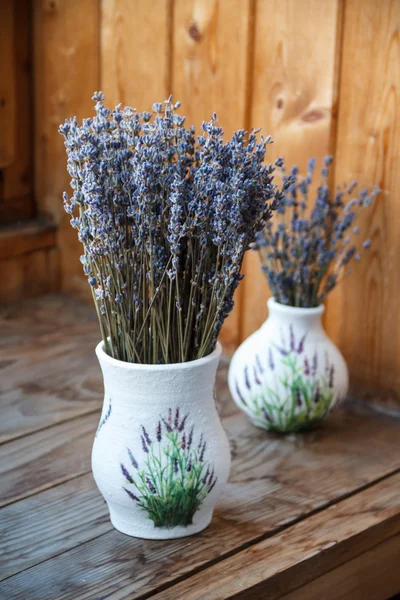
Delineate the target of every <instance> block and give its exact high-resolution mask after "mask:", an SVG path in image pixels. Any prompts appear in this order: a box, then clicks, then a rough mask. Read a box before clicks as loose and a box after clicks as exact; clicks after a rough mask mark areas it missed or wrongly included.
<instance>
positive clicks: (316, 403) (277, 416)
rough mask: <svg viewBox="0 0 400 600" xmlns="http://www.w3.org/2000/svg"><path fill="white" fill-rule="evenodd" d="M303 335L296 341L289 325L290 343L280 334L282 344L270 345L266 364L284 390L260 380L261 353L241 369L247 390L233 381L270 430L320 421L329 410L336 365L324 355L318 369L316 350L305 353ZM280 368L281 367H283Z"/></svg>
mask: <svg viewBox="0 0 400 600" xmlns="http://www.w3.org/2000/svg"><path fill="white" fill-rule="evenodd" d="M306 335H307V334H304V335H303V336H302V337H301V339H299V340H296V337H295V332H294V329H293V325H290V326H289V342H288V343H287V344H286V343H285V339H284V337H283V336H282V342H283V343H282V345H277V344H274V343H273V344H272V345H271V346H270V347H269V349H268V358H267V366H268V369H269V370H270V372H271V373H275V371H276V367H277V363H278V364H279V365H280V367H281V368H280V369H279V371H278V372H277V375H276V377H277V381H276V382H275V383H278V384H280V385H281V386H282V387H283V389H284V394H283V395H282V393H279V391H278V386H277V385H266V384H264V383H263V375H264V373H265V368H264V367H263V365H262V362H261V359H260V356H259V355H258V354H257V355H256V362H255V366H254V367H253V371H252V373H251V372H250V369H249V366H246V367H245V369H244V382H245V387H246V389H247V392H250V394H247V395H246V398H247V399H245V398H244V395H243V393H242V391H241V390H240V386H239V383H238V382H236V389H237V394H238V396H239V398H240V399H241V402H242V403H243V404H244V406H247V407H249V405H250V407H251V409H252V412H253V415H254V418H255V419H256V420H261V423H262V424H263V425H264V424H265V423H267V424H268V426H267V428H268V429H270V430H272V431H278V432H285V431H300V430H302V429H308V428H310V427H312V426H313V425H315V424H316V423H318V422H319V421H322V420H323V419H324V418H325V417H326V415H327V414H328V412H329V409H330V407H331V404H332V400H333V397H334V394H335V390H334V374H335V368H334V365H333V364H330V363H329V358H328V357H327V356H325V359H324V360H325V366H324V369H323V370H320V369H318V361H319V358H318V353H317V351H314V354H313V356H312V357H309V356H308V355H307V354H306V353H305V352H304V344H305V340H306ZM282 367H283V369H282Z"/></svg>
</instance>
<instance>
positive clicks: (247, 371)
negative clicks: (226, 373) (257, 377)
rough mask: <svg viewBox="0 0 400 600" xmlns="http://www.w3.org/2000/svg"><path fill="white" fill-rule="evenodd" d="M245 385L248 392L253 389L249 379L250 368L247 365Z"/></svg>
mask: <svg viewBox="0 0 400 600" xmlns="http://www.w3.org/2000/svg"><path fill="white" fill-rule="evenodd" d="M244 383H245V386H246V387H247V389H248V390H250V389H251V384H250V379H249V367H248V366H247V365H246V366H245V368H244Z"/></svg>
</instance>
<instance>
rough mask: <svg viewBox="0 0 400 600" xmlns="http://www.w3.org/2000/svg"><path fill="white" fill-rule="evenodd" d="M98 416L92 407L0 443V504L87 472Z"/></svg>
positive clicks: (2, 504) (98, 413)
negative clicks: (52, 424) (89, 410)
mask: <svg viewBox="0 0 400 600" xmlns="http://www.w3.org/2000/svg"><path fill="white" fill-rule="evenodd" d="M99 419H100V412H99V411H96V412H95V413H94V414H89V415H86V416H84V417H80V418H78V419H72V420H70V421H67V422H66V423H61V424H59V425H54V426H53V427H50V428H48V429H43V430H42V431H38V432H37V433H32V434H31V435H27V436H25V437H23V438H20V439H17V440H13V441H11V442H8V443H6V444H3V445H2V446H0V475H1V480H2V481H1V492H0V506H4V505H6V504H10V503H12V502H15V501H16V500H20V499H21V498H24V497H26V496H31V495H33V494H35V493H38V492H40V491H42V490H45V489H48V488H50V487H52V486H54V485H57V484H59V483H62V482H63V481H68V480H69V479H73V478H74V477H77V476H79V475H83V474H84V473H88V472H89V470H90V450H91V447H92V444H93V438H94V434H95V432H96V428H97V425H98V423H99Z"/></svg>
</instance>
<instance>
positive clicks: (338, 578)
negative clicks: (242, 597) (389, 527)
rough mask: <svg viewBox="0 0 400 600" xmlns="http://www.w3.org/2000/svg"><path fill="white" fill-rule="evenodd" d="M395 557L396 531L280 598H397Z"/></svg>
mask: <svg viewBox="0 0 400 600" xmlns="http://www.w3.org/2000/svg"><path fill="white" fill-rule="evenodd" d="M399 561H400V535H396V536H393V537H391V538H390V539H388V540H386V541H385V542H383V543H382V544H379V545H378V546H375V548H372V549H371V550H369V551H368V552H365V553H364V554H361V556H357V558H354V559H353V560H351V561H349V562H348V563H345V564H343V565H340V567H337V568H336V569H334V570H333V571H330V572H329V573H327V574H326V575H323V576H322V577H319V578H318V579H316V580H314V581H312V582H311V583H309V584H307V585H305V586H304V587H302V588H300V589H297V590H295V591H294V592H291V593H290V594H287V595H285V596H282V597H281V599H280V600H321V598H323V599H324V600H366V599H368V600H389V598H390V599H391V600H396V599H397V600H399V595H397V592H398V591H399V590H400V571H399ZM236 598H237V597H236ZM263 599H264V596H263ZM252 600H256V599H255V597H254V596H252Z"/></svg>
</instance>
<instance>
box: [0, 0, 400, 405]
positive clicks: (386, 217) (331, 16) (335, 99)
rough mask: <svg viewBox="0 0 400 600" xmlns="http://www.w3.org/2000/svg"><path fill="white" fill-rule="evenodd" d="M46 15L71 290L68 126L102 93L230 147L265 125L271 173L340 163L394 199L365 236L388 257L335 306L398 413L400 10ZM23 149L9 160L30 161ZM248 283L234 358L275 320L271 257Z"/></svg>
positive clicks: (63, 2)
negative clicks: (178, 109)
mask: <svg viewBox="0 0 400 600" xmlns="http://www.w3.org/2000/svg"><path fill="white" fill-rule="evenodd" d="M7 2H8V3H12V0H7V1H6V2H4V3H2V9H1V10H2V11H3V12H5V13H6V12H7V11H6V10H5V9H3V5H4V6H6V5H7ZM24 2H25V0H24ZM24 2H22V3H20V4H19V6H20V7H21V6H22V5H23V4H24ZM31 17H32V36H33V56H34V106H35V122H34V128H35V136H34V155H35V198H36V210H37V212H38V214H40V215H42V216H45V217H46V218H47V219H48V220H51V221H52V222H54V223H55V224H56V225H57V226H58V234H57V236H58V242H57V243H58V248H59V251H60V269H61V279H60V285H61V288H62V290H63V291H65V292H66V293H69V294H73V295H79V296H84V297H88V290H87V284H86V281H85V280H84V278H83V276H82V273H81V265H80V263H79V261H78V256H79V254H80V247H79V244H78V243H77V241H76V236H75V231H74V230H72V229H70V226H69V223H68V218H67V217H66V216H65V215H64V214H63V210H62V201H61V194H62V191H63V190H65V189H68V176H67V174H66V170H65V155H64V148H63V142H62V138H61V137H60V136H59V134H58V133H57V129H58V125H59V123H60V122H62V121H63V120H64V119H65V118H66V117H67V116H71V115H74V114H76V115H77V116H78V118H82V117H84V116H89V115H90V114H91V112H92V101H91V95H92V92H93V91H94V90H97V89H102V90H103V91H104V92H105V94H106V99H107V101H108V102H109V103H110V104H116V103H118V102H123V103H127V104H130V105H134V106H135V107H136V108H137V109H138V110H143V109H148V108H149V107H150V106H151V104H152V103H153V102H154V101H156V100H158V101H162V100H163V99H165V98H166V97H167V96H168V95H169V94H170V93H172V94H173V95H174V98H175V99H180V100H181V101H182V103H183V114H185V115H186V117H187V121H188V122H193V123H194V124H195V125H196V126H199V125H200V124H201V122H202V120H204V119H207V118H209V116H210V115H211V113H212V112H213V111H214V110H215V111H217V113H218V116H219V118H220V122H221V124H222V126H223V127H224V129H225V131H226V133H227V135H229V134H231V133H232V131H233V130H234V129H237V128H241V127H244V128H247V129H248V128H250V127H258V126H261V127H262V128H263V131H264V132H265V133H266V134H271V135H272V137H273V138H274V139H275V143H274V145H273V146H272V147H270V148H269V153H268V158H269V159H270V160H273V159H274V158H276V157H277V156H279V155H284V156H285V158H286V161H287V163H288V164H294V163H296V164H298V165H299V167H300V169H301V170H304V168H305V165H306V163H307V160H308V158H309V157H310V156H316V157H317V158H318V159H321V158H322V157H323V156H324V155H325V154H327V153H333V154H334V155H335V157H336V163H335V165H336V166H335V181H336V183H340V182H341V181H342V180H350V179H353V178H356V179H358V180H359V181H360V183H361V184H362V185H372V184H374V183H376V184H378V185H379V186H380V187H381V188H382V189H384V190H385V194H383V196H382V197H381V199H380V200H379V201H378V202H377V204H376V206H375V207H374V208H373V209H372V211H371V212H370V215H369V218H368V220H367V221H366V222H365V223H363V226H365V228H369V229H370V232H371V237H372V239H373V249H372V251H371V253H370V254H369V256H368V257H365V260H364V261H363V262H362V263H360V264H359V265H357V268H355V269H354V273H353V275H352V277H351V278H350V279H348V280H347V281H346V284H345V285H344V286H343V287H342V288H341V289H340V290H338V291H337V292H335V294H334V295H333V296H332V298H331V299H330V301H329V302H328V310H327V318H326V325H327V328H328V330H329V333H330V334H331V335H332V337H333V338H334V339H335V340H336V341H337V342H338V343H339V345H340V347H341V349H342V351H343V352H344V354H345V357H346V359H347V360H348V362H349V366H350V369H351V372H352V374H353V379H354V381H355V382H356V383H357V385H358V386H361V384H362V383H364V384H365V383H366V384H367V386H368V389H369V391H370V392H371V391H372V390H375V389H384V390H386V392H387V394H386V396H391V397H393V398H394V399H395V400H396V401H398V398H400V318H399V317H398V314H397V313H398V311H397V304H398V300H397V296H398V295H399V293H400V283H399V282H398V277H397V269H398V268H400V239H399V235H398V234H397V231H398V230H399V226H400V208H399V207H400V202H399V200H400V142H399V139H400V137H399V134H400V131H399V128H400V125H399V120H400V112H399V108H400V42H399V33H400V32H399V29H400V0H34V1H33V2H32V15H31ZM4 18H10V16H9V15H8V16H7V14H6V16H5V17H4ZM1 43H2V44H3V45H4V44H5V43H6V44H7V43H8V48H6V49H5V50H4V51H5V52H9V55H11V54H12V50H11V49H10V48H11V46H10V44H11V42H10V40H8V42H7V40H4V39H3V40H2V42H1ZM1 48H3V46H2V47H1ZM10 53H11V54H10ZM3 68H4V67H3ZM1 84H2V82H0V85H1ZM13 89H14V92H13ZM13 89H11V91H10V92H9V93H11V94H12V93H15V87H14V88H13ZM2 93H3V92H2ZM0 104H1V103H0ZM1 115H2V113H1V107H0V124H1V123H3V122H4V117H2V116H1ZM2 118H3V121H1V119H2ZM8 119H10V121H11V120H12V119H15V114H14V113H12V111H11V115H10V117H7V120H8ZM10 139H11V142H10V143H7V144H6V145H5V144H4V143H2V142H1V141H0V160H1V157H3V161H4V156H5V157H6V160H10V159H9V157H8V158H7V155H8V154H12V153H14V152H15V145H14V143H13V142H12V138H10ZM244 272H245V274H246V278H245V280H244V281H243V282H242V285H241V287H240V289H239V290H238V293H237V297H236V306H235V310H234V312H233V314H232V315H231V317H230V318H229V319H228V321H227V323H226V326H225V328H224V332H223V342H224V344H225V347H226V348H227V349H230V350H231V349H233V348H234V347H236V346H237V344H238V343H239V342H240V341H241V340H242V339H244V338H245V337H247V336H248V335H249V334H250V333H251V332H252V331H254V330H255V329H256V328H257V327H259V325H260V324H261V323H262V322H263V320H264V319H265V318H266V315H267V311H266V299H267V297H268V294H269V292H268V288H267V285H266V282H265V281H264V279H263V276H262V274H261V272H260V269H259V264H258V258H257V256H255V255H251V254H249V255H248V256H247V257H246V259H245V265H244ZM360 389H361V388H360Z"/></svg>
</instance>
